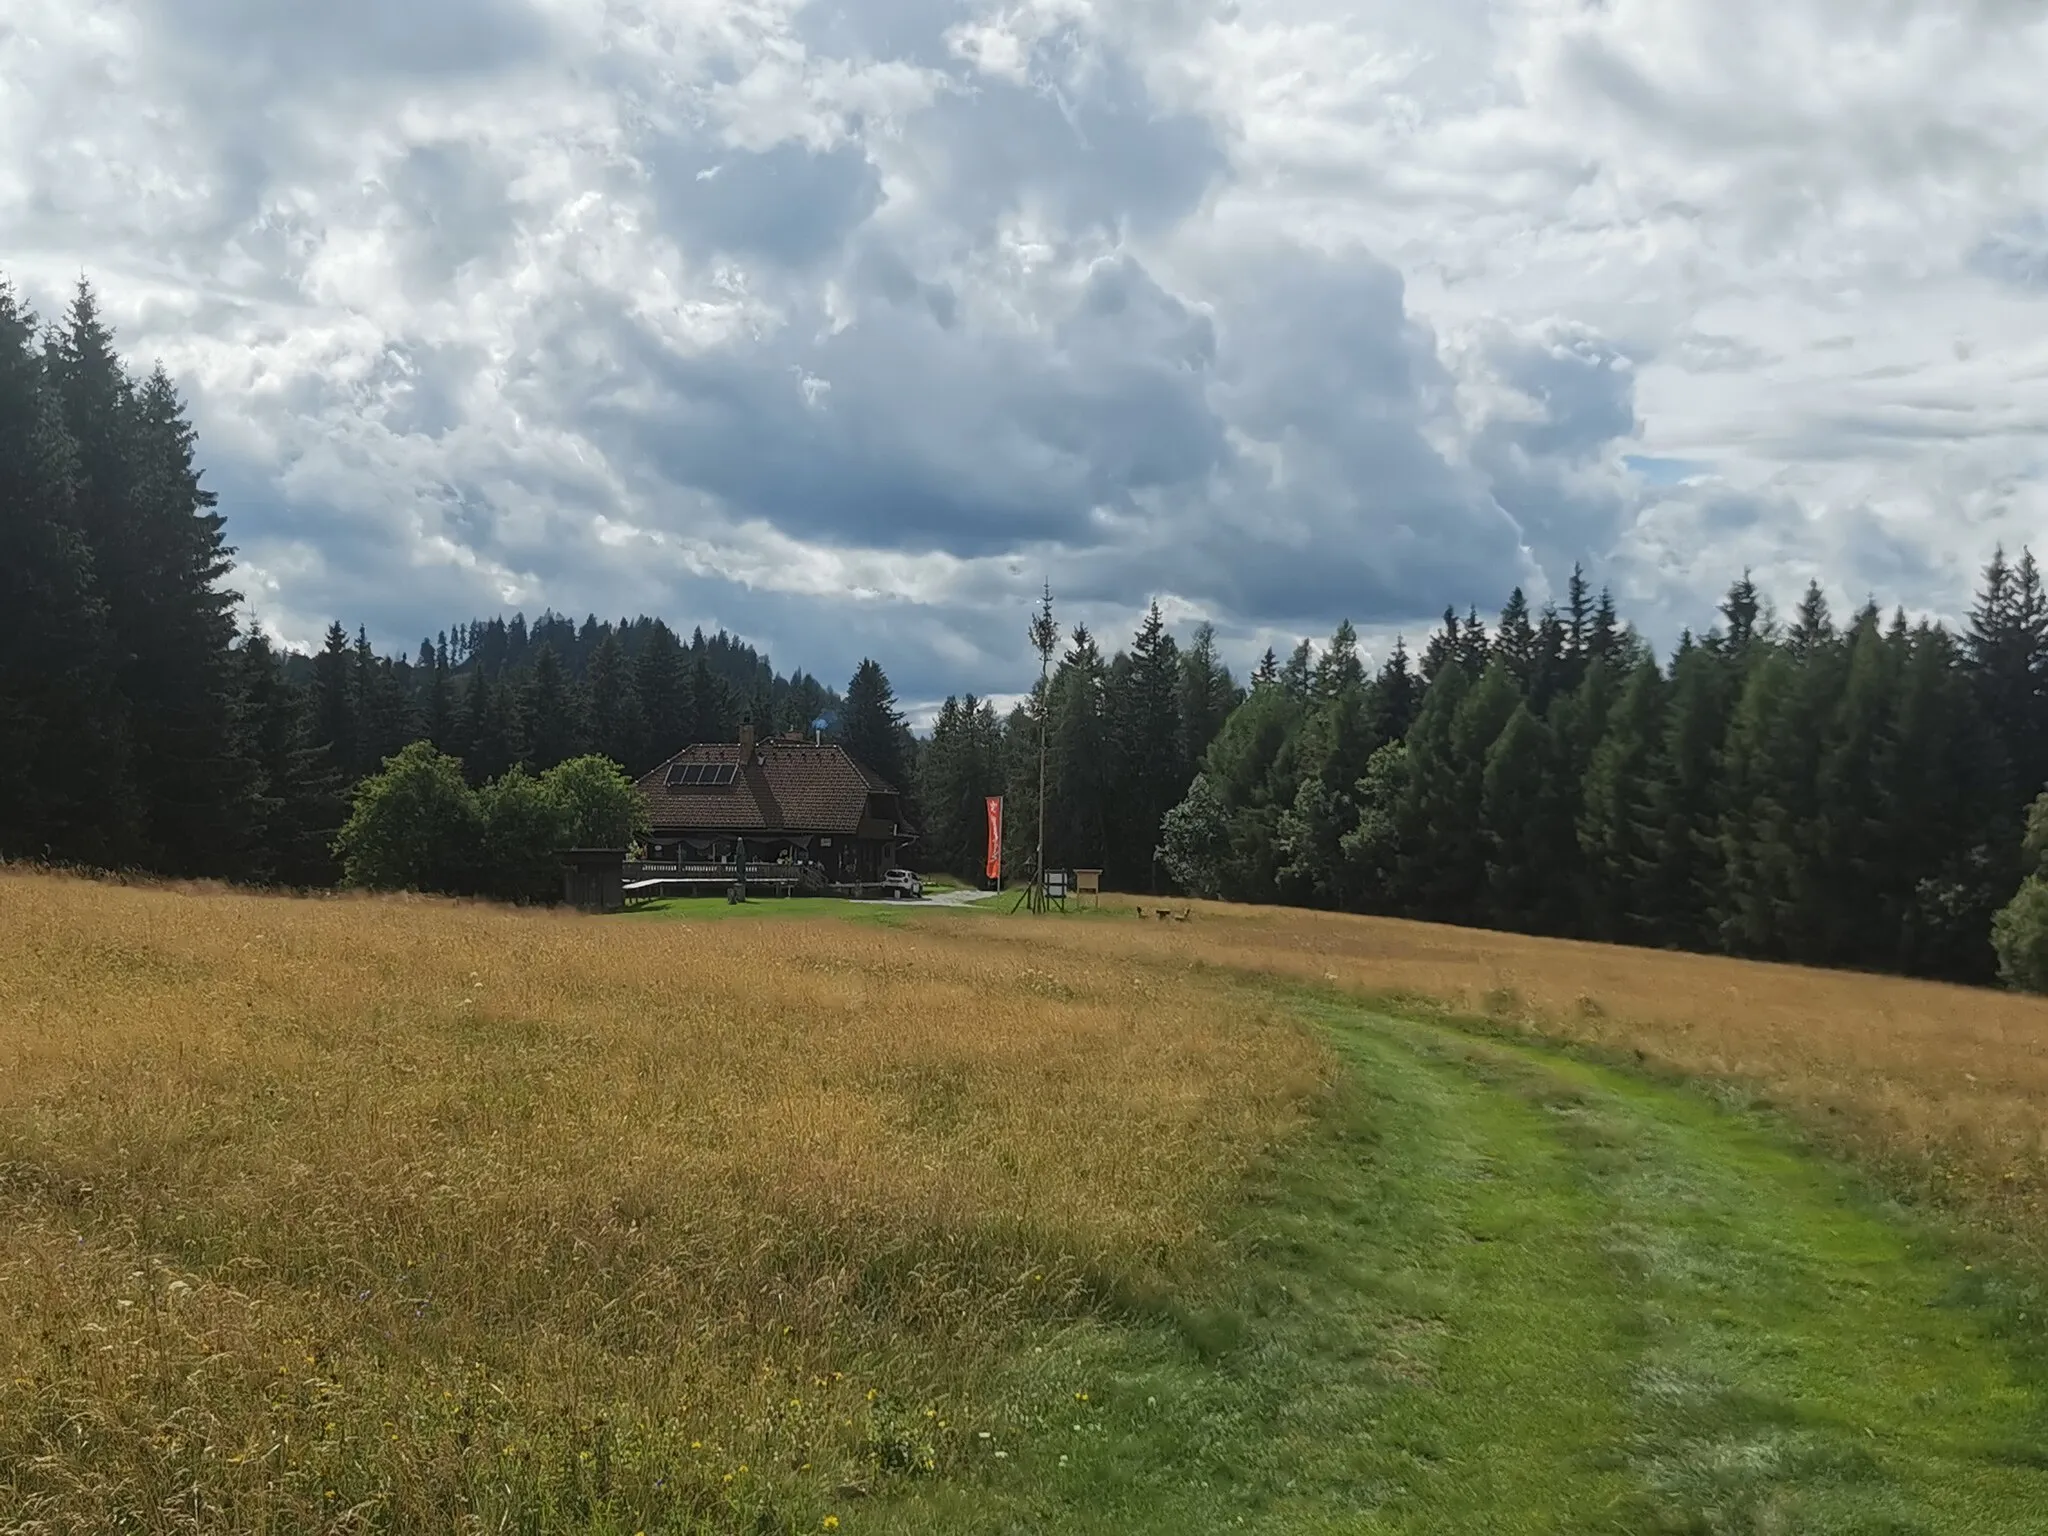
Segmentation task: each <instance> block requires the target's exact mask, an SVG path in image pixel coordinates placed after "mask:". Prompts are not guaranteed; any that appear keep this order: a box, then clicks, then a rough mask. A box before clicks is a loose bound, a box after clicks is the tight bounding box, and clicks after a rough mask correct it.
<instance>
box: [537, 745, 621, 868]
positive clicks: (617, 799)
mask: <svg viewBox="0 0 2048 1536" xmlns="http://www.w3.org/2000/svg"><path fill="white" fill-rule="evenodd" d="M540 781H541V783H542V784H544V785H545V786H547V791H548V793H549V794H550V795H551V796H553V797H554V798H555V800H556V801H557V802H559V803H560V805H561V806H562V809H563V813H564V814H565V815H566V816H567V818H568V827H567V831H566V833H565V836H566V837H567V838H568V846H570V847H575V848H627V847H630V846H632V844H634V843H636V842H638V841H639V840H640V839H642V838H644V837H645V836H646V835H647V802H646V801H644V800H642V799H641V798H640V791H639V790H637V789H635V788H634V787H633V781H632V780H631V779H629V778H627V777H626V774H625V770H624V769H622V768H620V767H619V765H618V764H617V763H615V762H613V761H612V760H611V759H610V758H608V757H597V756H590V757H572V758H570V759H569V760H568V761H567V762H566V763H557V764H556V765H555V766H554V767H552V768H550V769H549V770H548V771H547V772H546V773H544V774H542V775H541V776H540Z"/></svg>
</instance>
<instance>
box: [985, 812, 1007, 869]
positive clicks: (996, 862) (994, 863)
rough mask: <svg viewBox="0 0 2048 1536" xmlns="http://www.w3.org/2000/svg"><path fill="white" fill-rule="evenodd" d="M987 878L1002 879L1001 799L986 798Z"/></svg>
mask: <svg viewBox="0 0 2048 1536" xmlns="http://www.w3.org/2000/svg"><path fill="white" fill-rule="evenodd" d="M988 877H989V879H991V880H1000V879H1002V878H1003V797H1002V796H1001V795H990V796H989V797H988Z"/></svg>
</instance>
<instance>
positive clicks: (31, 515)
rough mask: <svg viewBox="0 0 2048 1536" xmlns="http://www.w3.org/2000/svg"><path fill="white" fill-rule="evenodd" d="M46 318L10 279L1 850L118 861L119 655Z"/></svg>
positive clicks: (1, 603) (4, 306)
mask: <svg viewBox="0 0 2048 1536" xmlns="http://www.w3.org/2000/svg"><path fill="white" fill-rule="evenodd" d="M35 325H36V321H35V316H34V315H33V314H31V313H30V312H29V311H27V310H26V309H23V308H22V307H20V305H18V304H17V302H16V301H15V298H14V295H13V292H12V291H11V290H10V289H8V288H6V287H5V286H0V858H8V857H13V858H49V859H57V860H62V861H75V862H79V863H86V864H120V863H125V862H128V861H129V860H131V859H133V858H134V857H136V855H137V853H138V851H139V841H140V831H141V809H140V806H139V804H138V803H137V796H136V793H135V789H134V785H133V782H132V780H131V778H130V776H129V769H130V761H129V736H128V724H127V703H126V700H125V699H124V698H123V697H122V694H121V692H120V686H119V671H120V669H119V661H120V653H119V651H118V649H117V647H116V643H115V640H114V637H113V629H112V624H111V621H110V619H109V616H108V613H107V608H106V602H105V599H104V597H103V595H102V592H101V589H100V584H99V581H98V578H97V575H96V572H95V567H94V562H93V554H92V550H91V548H90V547H89V545H88V543H87V541H86V539H85V537H84V535H83V533H82V532H81V530H80V527H79V524H78V520H77V515H76V506H75V499H74V497H75V491H76V488H77V476H78V459H77V450H76V446H75V444H74V443H73V441H72V439H71V435H70V433H69V431H68V430H67V429H66V427H65V425H64V419H63V407H62V402H61V401H60V399H59V398H58V396H57V395H56V393H55V391H54V390H53V389H52V388H51V387H50V386H49V382H48V380H47V379H46V376H45V372H44V366H43V362H42V360H41V359H40V358H39V357H38V356H37V355H36V352H35V350H34V335H35Z"/></svg>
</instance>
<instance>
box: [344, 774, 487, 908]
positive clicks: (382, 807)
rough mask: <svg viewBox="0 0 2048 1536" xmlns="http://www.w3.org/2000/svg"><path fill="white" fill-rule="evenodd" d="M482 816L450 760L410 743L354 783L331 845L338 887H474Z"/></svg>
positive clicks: (480, 856) (480, 853) (480, 858)
mask: <svg viewBox="0 0 2048 1536" xmlns="http://www.w3.org/2000/svg"><path fill="white" fill-rule="evenodd" d="M483 845H484V819H483V814H482V812H481V810H480V809H479V808H478V805H477V799H476V796H475V795H474V794H473V793H472V792H471V791H470V787H469V784H468V782H467V781H466V780H465V779H464V778H463V777H462V763H461V760H460V759H458V758H453V757H450V756H448V754H447V753H445V752H439V751H436V750H435V749H434V746H433V744H432V743H431V742H425V741H416V742H414V743H412V745H410V746H408V747H406V748H404V749H403V750H402V751H400V752H398V753H397V754H396V755H395V756H392V757H388V758H386V759H385V760H384V767H383V769H382V771H380V772H378V773H373V774H371V775H370V776H369V777H368V778H367V779H364V780H363V781H362V783H360V784H358V785H357V786H356V792H355V803H354V805H353V807H352V808H351V810H350V811H349V817H348V820H347V822H346V823H344V824H343V826H342V829H341V831H340V833H339V834H338V835H337V836H336V837H335V840H334V856H335V857H336V858H337V859H339V860H340V861H341V878H342V880H343V882H344V883H346V884H348V885H354V886H362V887H365V888H367V889H370V890H378V891H446V892H464V891H469V890H472V889H474V882H475V880H476V878H477V875H478V874H479V872H480V866H481V864H482V862H483Z"/></svg>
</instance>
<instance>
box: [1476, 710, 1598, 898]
mask: <svg viewBox="0 0 2048 1536" xmlns="http://www.w3.org/2000/svg"><path fill="white" fill-rule="evenodd" d="M1483 686H1484V685H1482V687H1483ZM1570 798H1571V797H1570V791H1569V789H1568V780H1567V777H1566V775H1565V774H1564V773H1563V772H1562V771H1561V760H1560V756H1559V752H1558V748H1557V741H1556V735H1555V733H1554V732H1553V731H1552V730H1551V728H1550V727H1549V726H1548V725H1547V724H1545V723H1544V722H1543V721H1542V720H1540V719H1538V718H1537V716H1536V714H1535V712H1534V711H1533V710H1531V709H1530V708H1529V705H1528V703H1527V701H1525V700H1524V701H1518V702H1517V703H1516V705H1515V708H1514V713H1513V714H1511V715H1510V716H1509V717H1508V721H1507V724H1506V725H1504V726H1503V727H1501V730H1500V734H1499V735H1498V736H1496V737H1495V738H1494V740H1493V743H1492V744H1491V745H1490V746H1489V747H1487V749H1486V754H1485V766H1484V768H1483V770H1482V780H1481V791H1480V810H1479V824H1480V827H1481V829H1482V831H1483V833H1484V846H1485V870H1486V893H1487V901H1486V904H1485V907H1484V911H1485V912H1486V914H1487V916H1488V918H1489V919H1490V920H1491V921H1492V922H1493V923H1494V924H1495V925H1496V926H1499V927H1503V928H1517V929H1522V930H1525V931H1528V932H1532V933H1561V932H1564V931H1566V929H1567V928H1568V926H1569V925H1570V923H1571V920H1572V918H1573V916H1574V915H1575V914H1574V911H1573V907H1574V899H1573V898H1574V895H1575V891H1574V887H1573V884H1572V880H1571V875H1570V865H1571V863H1572V862H1574V855H1575V854H1576V851H1577V850H1576V846H1575V836H1574V831H1573V827H1572V807H1571V805H1570V803H1569V801H1570Z"/></svg>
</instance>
